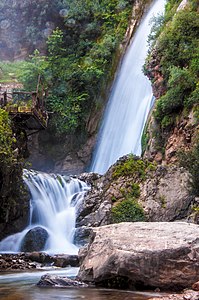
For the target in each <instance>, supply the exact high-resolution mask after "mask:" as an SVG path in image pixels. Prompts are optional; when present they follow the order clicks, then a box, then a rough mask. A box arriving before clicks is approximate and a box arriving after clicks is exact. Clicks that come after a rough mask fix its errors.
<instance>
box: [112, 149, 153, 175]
mask: <svg viewBox="0 0 199 300" xmlns="http://www.w3.org/2000/svg"><path fill="white" fill-rule="evenodd" d="M148 165H149V163H148V162H147V161H145V160H142V159H139V158H138V157H137V156H134V155H132V154H130V155H129V157H128V158H127V160H126V161H121V162H119V163H118V164H117V165H116V166H115V168H114V170H113V174H112V178H113V179H117V178H119V177H120V176H133V177H134V178H137V177H138V178H140V180H144V179H145V176H146V169H147V167H148Z"/></svg>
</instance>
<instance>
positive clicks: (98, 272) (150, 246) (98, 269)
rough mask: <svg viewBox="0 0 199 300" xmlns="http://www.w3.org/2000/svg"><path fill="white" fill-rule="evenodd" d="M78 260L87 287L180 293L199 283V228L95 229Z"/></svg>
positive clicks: (140, 226) (115, 226) (126, 225)
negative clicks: (93, 285)
mask: <svg viewBox="0 0 199 300" xmlns="http://www.w3.org/2000/svg"><path fill="white" fill-rule="evenodd" d="M79 254H80V260H81V267H80V271H79V274H78V276H79V278H80V279H81V280H82V281H85V282H93V283H95V284H97V285H101V286H108V287H120V288H130V289H133V288H139V289H140V288H160V289H164V290H171V289H172V290H180V289H183V288H185V287H190V286H191V285H192V284H193V283H194V282H196V281H197V280H199V226H198V225H195V224H188V223H185V222H173V223H172V222H152V223H146V222H137V223H120V224H113V225H107V226H102V227H99V228H93V236H92V238H91V241H90V243H89V244H88V245H87V246H85V247H84V248H82V250H80V253H79Z"/></svg>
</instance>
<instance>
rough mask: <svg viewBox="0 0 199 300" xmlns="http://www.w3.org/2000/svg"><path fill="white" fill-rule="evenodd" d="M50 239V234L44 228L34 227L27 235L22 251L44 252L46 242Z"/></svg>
mask: <svg viewBox="0 0 199 300" xmlns="http://www.w3.org/2000/svg"><path fill="white" fill-rule="evenodd" d="M47 239H48V232H47V231H46V230H45V229H44V228H42V227H39V226H37V227H34V228H33V229H30V230H29V231H28V232H27V234H26V235H25V237H24V239H23V241H22V246H21V251H23V252H33V251H42V250H44V247H45V244H46V241H47Z"/></svg>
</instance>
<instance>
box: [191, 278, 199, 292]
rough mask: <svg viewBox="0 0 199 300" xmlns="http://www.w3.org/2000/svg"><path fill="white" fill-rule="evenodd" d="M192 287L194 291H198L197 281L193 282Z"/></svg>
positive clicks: (198, 283) (198, 284)
mask: <svg viewBox="0 0 199 300" xmlns="http://www.w3.org/2000/svg"><path fill="white" fill-rule="evenodd" d="M192 289H193V290H194V291H198V292H199V281H197V282H195V283H194V284H193V285H192Z"/></svg>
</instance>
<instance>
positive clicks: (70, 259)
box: [52, 254, 79, 268]
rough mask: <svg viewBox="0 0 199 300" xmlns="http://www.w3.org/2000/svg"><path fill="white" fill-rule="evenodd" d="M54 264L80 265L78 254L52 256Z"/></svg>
mask: <svg viewBox="0 0 199 300" xmlns="http://www.w3.org/2000/svg"><path fill="white" fill-rule="evenodd" d="M52 259H53V265H54V266H56V267H61V268H65V267H68V266H70V267H79V258H78V255H68V254H57V255H54V256H53V257H52Z"/></svg>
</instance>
